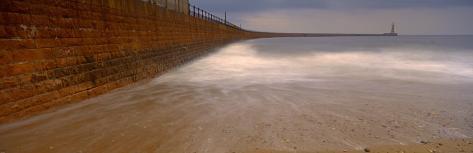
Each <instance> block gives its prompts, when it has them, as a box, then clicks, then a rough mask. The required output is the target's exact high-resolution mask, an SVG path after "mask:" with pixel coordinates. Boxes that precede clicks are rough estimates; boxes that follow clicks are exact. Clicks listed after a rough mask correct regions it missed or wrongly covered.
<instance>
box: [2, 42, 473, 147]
mask: <svg viewBox="0 0 473 153" xmlns="http://www.w3.org/2000/svg"><path fill="white" fill-rule="evenodd" d="M327 39H330V41H331V42H334V43H333V44H331V45H332V46H337V45H338V46H340V47H339V48H336V47H335V48H324V46H327V45H326V43H327ZM391 39H396V40H391ZM397 39H400V40H397ZM425 39H431V40H430V41H433V42H436V41H439V40H438V39H436V38H416V37H414V38H412V37H400V38H383V39H378V38H376V37H374V38H373V37H371V38H369V37H368V38H278V39H262V40H255V41H248V42H241V43H236V44H232V45H229V46H227V47H224V48H222V49H220V50H219V51H218V52H216V53H215V54H212V55H210V56H208V57H205V58H202V59H200V60H197V61H195V62H193V63H190V64H188V65H185V66H183V67H181V68H179V69H177V70H175V71H173V72H170V73H168V74H166V75H164V76H161V77H159V78H156V79H154V80H151V81H146V82H142V83H139V84H137V85H134V86H131V87H126V88H123V89H120V90H116V91H114V92H111V93H109V94H106V95H103V96H100V97H97V98H94V99H90V100H86V101H84V102H82V103H80V104H75V105H70V106H66V107H63V108H59V109H57V110H55V111H52V112H50V113H46V114H44V115H41V116H37V117H35V118H32V119H29V120H25V121H20V122H17V123H12V124H8V125H2V126H0V151H4V152H8V153H10V152H84V153H86V152H159V153H161V152H162V153H165V152H166V153H168V152H175V153H182V152H211V153H217V152H222V153H224V152H258V150H260V152H264V150H277V151H282V152H296V151H297V152H313V151H324V150H352V149H358V150H363V149H364V148H366V147H370V146H378V145H399V144H411V143H417V142H420V141H432V140H437V139H448V138H455V139H461V138H471V137H472V136H473V101H472V99H473V94H471V93H472V91H473V69H472V67H473V64H472V63H471V61H473V49H472V48H469V46H468V45H466V46H462V47H458V48H453V47H452V46H449V45H448V44H451V43H447V44H446V45H442V43H441V42H439V43H440V44H438V43H436V45H437V46H441V47H436V48H433V47H432V46H435V45H431V44H424V43H420V42H424V40H425ZM462 39H470V40H471V39H472V38H462ZM441 40H442V42H443V41H445V39H441ZM300 41H302V42H305V43H304V44H305V45H298V44H299V42H300ZM404 41H407V42H409V43H406V44H410V45H404V46H403V45H398V44H396V45H393V44H392V43H393V42H398V43H399V42H404ZM416 41H420V42H419V43H416ZM336 42H345V43H336ZM447 42H448V41H447ZM344 44H346V45H344ZM359 44H365V45H361V46H364V47H363V48H359V47H357V46H359ZM373 44H374V45H373ZM412 44H414V45H412ZM278 45H279V46H285V47H277V46H278ZM275 46H276V48H274V47H275ZM317 46H322V47H321V48H317ZM399 46H401V47H399ZM445 48H450V49H451V50H449V52H446V51H445ZM348 49H349V50H348Z"/></svg>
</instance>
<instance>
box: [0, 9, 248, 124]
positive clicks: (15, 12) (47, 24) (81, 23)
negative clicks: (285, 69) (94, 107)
mask: <svg viewBox="0 0 473 153" xmlns="http://www.w3.org/2000/svg"><path fill="white" fill-rule="evenodd" d="M253 36H255V34H253V33H248V32H244V31H240V30H237V29H233V28H230V27H227V26H224V25H219V24H216V23H211V22H208V21H204V20H201V19H196V18H193V17H189V16H187V15H185V14H181V13H176V12H173V11H167V10H165V9H161V8H158V7H156V6H152V5H149V4H147V3H145V2H141V1H139V0H103V1H102V0H2V1H1V2H0V123H1V122H6V121H11V120H15V119H18V118H22V117H25V116H30V115H32V114H35V113H37V112H41V111H44V110H47V109H48V108H51V107H54V106H58V105H62V104H66V103H72V102H77V101H81V100H83V99H86V98H89V97H93V96H97V95H100V94H103V93H105V92H107V91H110V90H112V89H116V88H119V87H122V86H125V85H128V84H130V83H133V82H136V81H138V80H141V79H145V78H150V77H154V76H156V75H158V74H160V73H163V72H165V71H166V70H168V69H171V68H173V67H176V66H177V65H179V64H181V63H183V62H185V61H189V60H190V59H192V58H194V57H196V56H198V55H200V54H203V53H205V52H207V50H208V49H209V48H211V47H212V46H216V45H218V44H221V43H223V42H228V41H232V40H237V39H245V38H249V37H253Z"/></svg>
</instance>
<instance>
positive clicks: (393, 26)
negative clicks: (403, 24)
mask: <svg viewBox="0 0 473 153" xmlns="http://www.w3.org/2000/svg"><path fill="white" fill-rule="evenodd" d="M391 33H396V29H395V25H394V23H393V24H392V25H391Z"/></svg>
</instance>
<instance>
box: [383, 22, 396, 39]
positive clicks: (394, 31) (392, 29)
mask: <svg viewBox="0 0 473 153" xmlns="http://www.w3.org/2000/svg"><path fill="white" fill-rule="evenodd" d="M383 35H386V36H397V35H398V34H397V33H396V25H394V23H393V24H392V25H391V32H390V33H384V34H383Z"/></svg>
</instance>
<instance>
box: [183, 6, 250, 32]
mask: <svg viewBox="0 0 473 153" xmlns="http://www.w3.org/2000/svg"><path fill="white" fill-rule="evenodd" d="M188 5H189V11H188V12H189V16H193V17H196V18H200V19H203V20H207V21H210V22H215V23H219V24H223V25H226V26H229V27H232V28H235V29H241V27H238V26H236V25H235V24H233V23H231V22H229V21H228V20H227V13H226V12H225V17H224V18H223V19H222V18H221V17H219V16H216V15H213V14H212V13H210V12H208V11H206V10H204V9H201V8H199V7H196V6H194V5H191V4H188Z"/></svg>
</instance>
